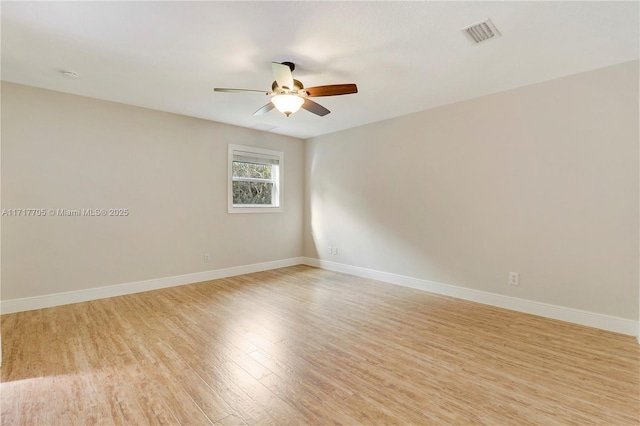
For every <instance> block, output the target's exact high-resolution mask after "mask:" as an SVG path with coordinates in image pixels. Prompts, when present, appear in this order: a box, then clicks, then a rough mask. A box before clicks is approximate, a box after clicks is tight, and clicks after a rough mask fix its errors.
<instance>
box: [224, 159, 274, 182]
mask: <svg viewBox="0 0 640 426" xmlns="http://www.w3.org/2000/svg"><path fill="white" fill-rule="evenodd" d="M272 167H273V166H272V165H271V164H256V163H243V162H240V161H234V162H233V169H232V170H233V177H243V178H258V179H271V168H272Z"/></svg>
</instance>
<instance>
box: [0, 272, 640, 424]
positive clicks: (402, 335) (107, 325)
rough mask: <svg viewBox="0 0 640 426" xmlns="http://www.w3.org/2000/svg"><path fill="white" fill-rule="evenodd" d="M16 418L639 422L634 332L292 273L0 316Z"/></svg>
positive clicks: (8, 410)
mask: <svg viewBox="0 0 640 426" xmlns="http://www.w3.org/2000/svg"><path fill="white" fill-rule="evenodd" d="M1 319H2V343H3V348H2V350H3V365H2V370H1V383H0V386H1V387H0V398H1V402H0V404H1V410H2V417H1V423H2V425H86V424H127V425H144V424H185V425H207V424H220V425H245V424H246V425H329V424H343V425H357V424H365V425H377V424H400V425H409V424H414V425H428V424H465V425H466V424H488V425H506V424H514V425H527V424H535V425H555V424H576V425H588V424H599V425H638V424H640V345H638V344H637V342H636V340H635V338H633V337H629V336H623V335H619V334H615V333H609V332H604V331H600V330H596V329H591V328H587V327H581V326H577V325H572V324H567V323H562V322H558V321H553V320H548V319H544V318H540V317H535V316H531V315H526V314H520V313H516V312H512V311H507V310H503V309H498V308H493V307H489V306H485V305H480V304H475V303H471V302H465V301H461V300H457V299H453V298H449V297H443V296H437V295H432V294H429V293H425V292H421V291H417V290H412V289H408V288H403V287H398V286H393V285H388V284H384V283H380V282H376V281H371V280H366V279H362V278H357V277H352V276H348V275H342V274H338V273H334V272H329V271H323V270H319V269H315V268H310V267H306V266H296V267H291V268H285V269H279V270H274V271H268V272H261V273H256V274H250V275H244V276H239V277H234V278H228V279H222V280H216V281H210V282H205V283H200V284H194V285H188V286H182V287H175V288H170V289H165V290H159V291H153V292H147V293H140V294H135V295H129V296H123V297H117V298H111V299H104V300H99V301H93V302H87V303H79V304H75V305H67V306H60V307H56V308H49V309H41V310H37V311H30V312H22V313H16V314H8V315H3V316H2V317H1Z"/></svg>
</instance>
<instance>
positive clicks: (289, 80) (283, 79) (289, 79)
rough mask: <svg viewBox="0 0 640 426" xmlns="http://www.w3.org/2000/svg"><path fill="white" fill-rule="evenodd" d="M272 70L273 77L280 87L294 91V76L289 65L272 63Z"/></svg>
mask: <svg viewBox="0 0 640 426" xmlns="http://www.w3.org/2000/svg"><path fill="white" fill-rule="evenodd" d="M271 69H272V70H273V76H274V77H275V80H276V82H277V83H278V86H280V87H282V88H283V89H288V90H293V75H292V74H291V68H289V65H284V64H279V63H277V62H271Z"/></svg>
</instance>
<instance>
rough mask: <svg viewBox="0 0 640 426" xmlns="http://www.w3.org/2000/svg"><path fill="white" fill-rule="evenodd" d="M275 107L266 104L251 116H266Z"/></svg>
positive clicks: (271, 104) (270, 103)
mask: <svg viewBox="0 0 640 426" xmlns="http://www.w3.org/2000/svg"><path fill="white" fill-rule="evenodd" d="M275 107H276V106H275V105H274V104H273V103H272V102H269V103H268V104H266V105H265V106H263V107H262V108H260V109H259V110H257V111H256V112H254V113H253V115H262V114H266V113H268V112H269V111H271V110H272V109H274V108H275Z"/></svg>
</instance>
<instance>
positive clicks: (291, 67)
mask: <svg viewBox="0 0 640 426" xmlns="http://www.w3.org/2000/svg"><path fill="white" fill-rule="evenodd" d="M282 65H286V66H288V67H289V69H290V70H291V72H294V71H295V69H296V64H294V63H293V62H282Z"/></svg>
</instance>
